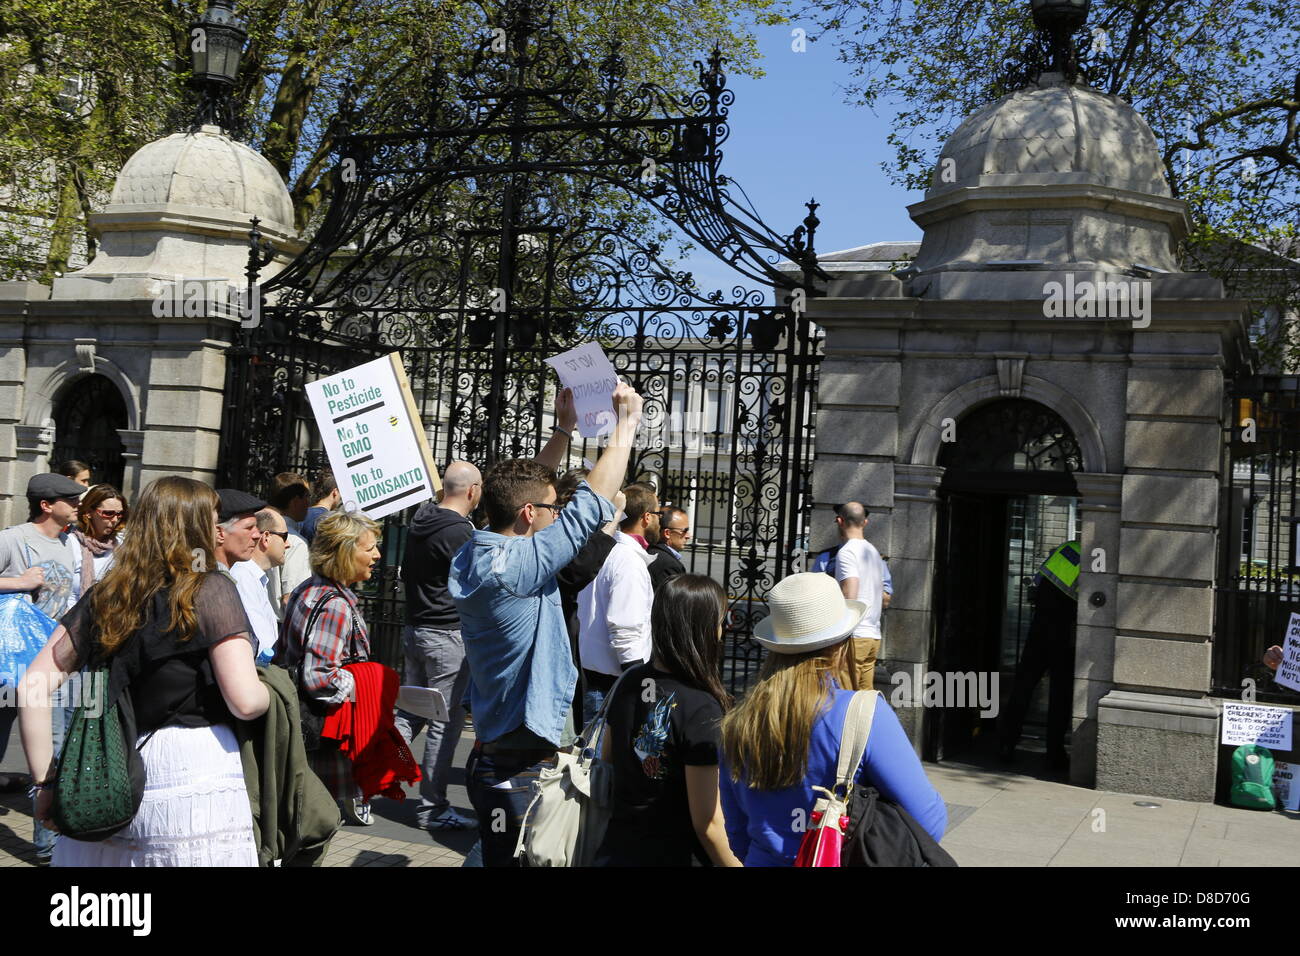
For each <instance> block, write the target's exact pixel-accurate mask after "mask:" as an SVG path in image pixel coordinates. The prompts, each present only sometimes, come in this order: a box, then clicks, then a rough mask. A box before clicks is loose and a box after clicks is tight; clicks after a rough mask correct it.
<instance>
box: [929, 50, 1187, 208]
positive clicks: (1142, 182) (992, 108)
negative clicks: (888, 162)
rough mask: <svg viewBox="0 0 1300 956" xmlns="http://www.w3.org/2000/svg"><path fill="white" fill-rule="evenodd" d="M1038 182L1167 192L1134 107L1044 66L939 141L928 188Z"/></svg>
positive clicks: (935, 192) (1160, 165) (1147, 133)
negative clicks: (1031, 81) (1034, 82)
mask: <svg viewBox="0 0 1300 956" xmlns="http://www.w3.org/2000/svg"><path fill="white" fill-rule="evenodd" d="M1053 80H1056V81H1055V82H1054V81H1053ZM947 159H952V160H954V161H955V169H954V167H953V164H951V163H948V164H945V160H947ZM945 165H946V167H947V169H946V171H945ZM1039 182H1051V183H1067V182H1075V183H1095V184H1098V185H1102V186H1110V187H1113V188H1115V189H1124V190H1129V191H1132V192H1137V193H1145V194H1147V195H1151V196H1169V195H1171V193H1170V191H1169V183H1168V182H1167V181H1166V179H1165V173H1164V163H1163V162H1162V160H1161V158H1160V150H1159V148H1158V146H1157V145H1156V138H1155V135H1154V134H1153V133H1152V132H1151V127H1150V126H1148V125H1147V121H1146V120H1145V119H1143V118H1142V116H1141V114H1139V113H1138V112H1137V110H1135V109H1133V107H1132V106H1130V105H1129V104H1128V103H1126V102H1124V101H1123V100H1122V99H1120V98H1119V97H1117V96H1111V95H1109V94H1106V93H1100V92H1098V91H1097V90H1094V89H1091V88H1089V87H1086V86H1074V85H1070V84H1066V83H1063V82H1060V81H1059V78H1057V77H1056V75H1054V74H1048V75H1046V76H1044V77H1043V81H1042V85H1038V86H1033V87H1026V88H1024V89H1020V90H1017V91H1015V92H1014V93H1011V94H1008V95H1007V96H1004V97H1002V99H1000V100H997V101H995V102H993V103H990V104H988V105H987V106H985V107H984V108H983V109H981V110H979V111H978V112H976V113H974V114H973V115H971V116H969V117H967V118H966V120H965V121H964V122H962V124H961V125H960V126H958V127H957V129H956V131H955V132H954V133H953V134H952V136H951V137H949V139H948V142H947V143H946V144H945V145H944V148H943V152H942V153H941V154H940V159H939V167H938V169H937V171H936V173H935V177H934V182H933V184H932V185H931V187H930V189H929V191H928V192H927V193H926V196H927V197H929V196H935V195H938V194H940V193H943V192H946V191H948V190H950V189H960V188H961V187H963V186H1001V185H1008V184H1012V183H1015V184H1017V185H1032V184H1035V183H1039Z"/></svg>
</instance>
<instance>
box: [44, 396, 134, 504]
mask: <svg viewBox="0 0 1300 956" xmlns="http://www.w3.org/2000/svg"><path fill="white" fill-rule="evenodd" d="M126 427H127V414H126V402H125V401H123V399H122V393H121V392H120V391H118V388H117V385H116V384H114V382H113V381H112V380H111V379H109V378H107V377H106V376H103V375H84V376H82V377H81V378H78V379H76V380H75V381H73V382H69V383H68V384H67V385H65V386H64V387H63V388H62V389H60V390H59V393H58V395H56V396H55V398H54V448H53V449H52V450H51V452H50V466H51V467H52V468H53V467H58V466H59V465H60V464H62V463H63V462H65V461H68V460H69V459H73V458H75V459H77V460H78V461H84V462H85V463H86V464H88V465H89V466H90V471H91V481H92V482H93V483H97V482H108V483H109V484H110V485H113V486H114V487H115V488H119V489H120V488H121V487H122V478H123V475H124V474H125V469H126V463H125V460H124V459H123V458H122V439H121V436H119V435H118V430H119V429H123V428H126Z"/></svg>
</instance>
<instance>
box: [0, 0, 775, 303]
mask: <svg viewBox="0 0 1300 956" xmlns="http://www.w3.org/2000/svg"><path fill="white" fill-rule="evenodd" d="M505 2H514V0H505ZM774 3H775V0H689V2H672V3H667V4H663V3H657V2H652V0H603V2H598V3H595V4H591V3H582V2H579V0H556V2H555V3H554V4H553V11H554V15H555V18H556V23H557V24H558V25H559V26H560V28H561V29H562V30H563V31H564V32H565V34H566V36H567V38H568V39H569V41H570V42H571V44H572V46H573V49H574V51H575V52H576V53H577V54H579V55H585V56H588V57H591V58H592V59H599V57H600V56H602V55H603V52H604V49H605V46H606V44H607V43H608V41H610V40H612V39H619V40H621V41H622V43H623V51H624V57H625V58H626V60H627V61H628V69H629V75H630V76H632V77H636V78H640V79H645V80H650V81H654V82H659V83H661V84H662V85H664V86H665V87H666V88H668V89H670V90H676V91H682V92H684V91H686V90H688V89H689V88H690V87H691V86H692V84H693V81H694V79H695V76H696V73H695V70H694V69H693V68H692V67H691V63H692V61H694V60H697V59H700V58H702V57H703V56H705V55H707V52H708V50H709V48H710V47H711V46H712V45H713V43H714V42H715V41H717V42H720V43H721V44H722V47H723V49H724V51H725V52H726V53H727V55H728V57H729V59H730V68H731V69H732V70H733V71H738V72H742V73H757V72H758V70H757V66H756V60H757V47H756V42H755V39H754V37H753V35H752V34H751V33H750V32H749V27H750V26H751V25H753V24H756V23H770V22H776V21H778V20H779V19H780V18H779V16H778V15H777V14H775V13H774V12H773V11H772V7H773V4H774ZM202 8H203V3H202V2H201V0H200V2H195V0H190V2H176V0H118V2H115V3H113V4H102V3H95V2H92V0H7V2H6V4H5V6H4V7H3V10H2V11H0V168H2V169H4V170H5V171H6V172H7V173H8V175H9V178H8V180H7V181H5V180H0V279H9V278H15V277H17V276H28V277H33V278H37V277H39V278H41V279H42V280H43V281H49V280H50V279H51V278H52V277H53V275H54V274H55V273H57V272H61V271H63V270H65V269H66V268H67V267H68V261H69V258H70V256H71V254H72V250H73V249H74V247H75V246H76V245H77V243H78V241H80V240H82V239H83V238H84V239H85V240H86V241H87V245H88V252H89V253H90V254H93V251H94V236H93V235H88V234H86V216H87V214H88V213H89V212H90V211H91V210H92V209H93V208H94V207H96V206H100V205H102V204H103V203H104V202H105V201H106V200H107V197H108V191H109V189H110V188H111V184H112V180H113V176H114V175H115V173H116V171H117V170H118V169H119V168H120V167H121V164H122V163H123V162H124V161H125V160H126V159H127V158H128V157H129V156H130V154H131V153H132V152H134V150H136V149H138V148H139V147H140V146H142V145H144V144H145V143H147V142H149V141H151V140H153V139H156V138H158V137H159V136H162V135H165V134H166V133H168V132H171V131H174V130H175V129H177V128H180V127H181V126H182V125H183V119H184V116H185V108H186V104H187V103H188V102H189V97H190V94H189V92H188V91H187V89H186V82H187V80H188V76H189V74H188V70H189V54H188V42H189V35H188V29H187V28H188V25H189V24H190V23H191V22H192V21H193V20H194V19H195V18H196V17H197V15H198V14H199V13H200V12H201V10H202ZM491 9H498V10H499V7H497V8H492V7H491V5H489V10H491ZM239 16H240V18H241V19H242V20H244V21H245V23H246V25H247V28H248V31H249V41H248V44H247V46H246V51H245V55H244V60H243V65H242V69H241V74H240V79H239V85H238V88H237V90H236V94H235V95H236V101H237V103H238V104H239V105H240V106H241V107H242V109H243V111H244V114H245V116H246V118H247V130H248V140H249V142H251V143H252V145H253V146H254V147H255V148H256V149H258V150H260V151H261V153H262V154H263V155H264V156H265V157H266V158H267V159H268V160H269V161H270V162H271V164H272V165H273V166H274V167H275V168H276V170H277V171H278V172H279V173H280V175H281V176H282V177H283V178H284V180H285V182H286V184H287V185H288V187H289V190H290V194H291V196H292V197H293V202H294V210H295V216H296V220H297V222H296V225H297V226H298V227H299V228H300V229H305V228H308V227H309V225H310V223H311V221H312V219H313V216H315V215H316V214H317V212H318V210H320V208H321V207H322V205H323V204H324V203H325V202H326V201H327V199H328V196H329V192H330V188H331V170H330V169H329V168H328V166H329V155H330V151H331V148H332V146H333V142H334V137H335V136H336V135H337V134H338V114H339V104H340V102H341V99H342V97H343V96H344V93H345V90H346V89H347V87H348V86H349V84H352V85H353V86H354V87H355V89H356V91H357V98H358V102H360V103H362V104H364V103H365V102H366V100H367V99H368V98H371V97H374V96H383V97H386V98H390V99H391V98H394V97H399V98H400V97H406V98H409V99H411V100H413V101H419V99H420V98H422V97H425V96H427V95H428V92H429V91H427V90H425V89H421V88H419V78H420V77H422V76H424V75H425V73H426V71H425V70H424V69H421V68H420V67H422V65H424V64H427V63H428V62H429V61H430V60H442V61H444V62H446V63H447V64H448V66H449V68H450V69H455V68H456V65H457V64H458V63H463V62H464V58H463V53H464V51H465V50H467V49H472V48H473V47H474V46H475V45H476V37H477V36H478V35H480V34H481V33H482V32H483V29H484V26H485V22H486V23H487V25H490V21H491V20H492V18H493V14H492V13H491V12H487V13H486V15H485V12H484V9H483V7H480V6H479V5H477V4H475V3H468V2H446V0H249V2H247V3H242V4H240V5H239ZM69 84H71V85H79V88H80V93H77V94H75V95H72V96H70V95H69V94H68V89H69V88H71V87H70V86H69Z"/></svg>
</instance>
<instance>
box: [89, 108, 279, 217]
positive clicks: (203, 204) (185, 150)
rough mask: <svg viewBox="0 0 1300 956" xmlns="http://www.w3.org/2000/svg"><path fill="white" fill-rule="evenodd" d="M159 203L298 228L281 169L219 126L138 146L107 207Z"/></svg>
mask: <svg viewBox="0 0 1300 956" xmlns="http://www.w3.org/2000/svg"><path fill="white" fill-rule="evenodd" d="M159 205H175V206H188V207H192V208H195V209H211V210H220V211H221V213H222V214H224V215H225V216H227V217H229V218H231V219H238V220H242V221H243V222H245V223H247V222H248V220H250V219H251V218H252V217H254V216H257V217H258V218H259V219H261V220H262V221H263V223H264V224H265V225H263V226H262V228H263V230H264V231H265V230H266V229H267V228H268V227H269V228H270V229H272V230H274V231H279V232H285V233H288V234H292V233H293V201H292V199H290V197H289V190H288V189H287V188H286V187H285V184H284V181H283V180H282V179H281V178H280V175H279V173H277V172H276V171H275V169H274V167H272V166H271V164H270V163H269V162H267V160H266V159H265V158H263V157H262V156H261V154H259V153H257V152H255V151H254V150H252V149H250V148H249V147H247V146H245V145H244V144H243V143H239V142H236V141H235V140H233V139H230V138H229V137H226V136H223V135H221V134H220V131H219V130H218V129H217V127H215V126H205V127H203V128H202V129H201V130H200V131H199V132H197V133H173V134H172V135H170V136H167V137H164V138H163V139H160V140H155V141H154V142H152V143H148V144H146V145H145V146H142V147H141V148H140V149H138V150H137V151H136V152H135V154H134V155H133V156H132V157H131V158H130V159H128V160H127V161H126V165H125V166H123V167H122V170H121V172H119V173H118V175H117V182H116V184H115V185H114V186H113V194H112V198H111V199H110V200H109V205H108V208H106V209H105V210H104V211H105V213H113V212H125V211H127V210H126V209H124V208H123V207H131V206H159ZM232 213H233V214H234V215H231V214H232Z"/></svg>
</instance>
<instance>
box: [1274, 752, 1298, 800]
mask: <svg viewBox="0 0 1300 956" xmlns="http://www.w3.org/2000/svg"><path fill="white" fill-rule="evenodd" d="M1297 770H1300V764H1293V763H1283V762H1282V761H1281V760H1276V761H1274V762H1273V792H1274V793H1276V794H1277V804H1278V806H1279V807H1281V808H1282V809H1283V810H1300V783H1297V781H1296V776H1295V775H1296V771H1297Z"/></svg>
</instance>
